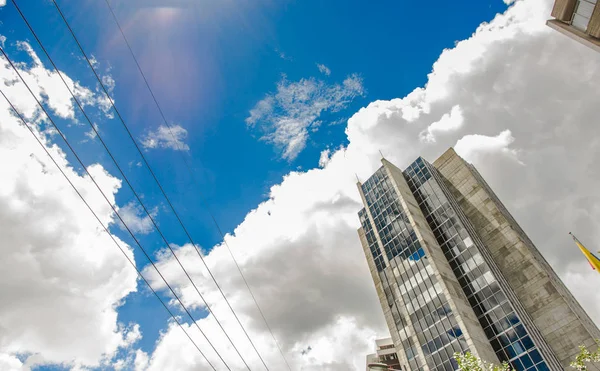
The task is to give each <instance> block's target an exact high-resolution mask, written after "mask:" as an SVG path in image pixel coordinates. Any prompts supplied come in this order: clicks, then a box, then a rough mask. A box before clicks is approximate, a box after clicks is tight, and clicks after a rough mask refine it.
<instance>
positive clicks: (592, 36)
mask: <svg viewBox="0 0 600 371" xmlns="http://www.w3.org/2000/svg"><path fill="white" fill-rule="evenodd" d="M599 3H600V2H599V1H598V0H556V1H555V3H554V7H553V8H552V17H553V19H550V20H549V21H548V22H547V24H548V26H550V27H552V28H554V29H555V30H557V31H558V32H560V33H563V34H565V35H566V36H568V37H570V38H572V39H574V40H577V41H579V42H580V43H582V44H584V45H587V46H589V47H590V48H592V49H595V50H596V51H599V52H600V5H598V4H599Z"/></svg>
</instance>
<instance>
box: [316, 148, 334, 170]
mask: <svg viewBox="0 0 600 371" xmlns="http://www.w3.org/2000/svg"><path fill="white" fill-rule="evenodd" d="M330 155H331V150H330V149H326V150H324V151H321V156H320V157H319V166H320V167H325V166H326V165H327V163H328V162H329V156H330Z"/></svg>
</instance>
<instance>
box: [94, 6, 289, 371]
mask: <svg viewBox="0 0 600 371" xmlns="http://www.w3.org/2000/svg"><path fill="white" fill-rule="evenodd" d="M104 1H105V3H106V5H107V6H108V9H109V10H110V13H111V15H112V17H113V20H114V21H115V24H116V25H117V27H118V29H119V32H120V33H121V36H122V37H123V40H124V41H125V44H126V46H127V48H128V49H129V52H130V54H131V56H132V58H133V60H134V62H135V65H136V66H137V69H138V71H139V72H140V75H141V76H142V79H143V80H144V83H145V85H146V87H147V88H148V91H149V92H150V95H151V96H152V100H153V101H154V104H155V105H156V108H157V109H158V112H159V113H160V116H161V117H162V120H163V122H164V123H165V125H166V126H167V128H168V131H169V133H170V135H171V137H173V139H174V143H177V146H178V152H179V154H180V156H181V158H182V160H183V162H184V164H185V166H186V168H187V170H188V172H189V174H190V177H191V179H192V182H193V183H194V184H195V185H196V187H197V188H198V189H200V188H201V187H200V185H199V183H198V181H197V180H196V178H195V177H194V172H193V170H192V168H191V166H190V164H189V163H188V161H187V159H186V158H185V156H184V154H183V152H182V149H183V148H182V146H181V144H180V143H179V141H178V140H176V137H175V135H174V134H173V131H172V127H171V124H169V122H168V121H167V119H166V117H165V115H164V113H163V110H162V108H161V107H160V104H159V103H158V99H157V98H156V96H155V95H154V92H153V91H152V88H151V87H150V83H149V82H148V79H147V78H146V75H145V74H144V71H143V70H142V67H141V66H140V64H139V62H138V59H137V57H136V56H135V53H134V52H133V49H132V47H131V45H130V44H129V40H128V39H127V37H126V36H125V32H124V31H123V28H122V27H121V24H120V22H119V20H118V18H117V15H116V14H115V12H114V9H113V7H112V6H111V5H110V1H109V0H104ZM199 197H200V201H201V202H202V204H203V206H204V208H205V209H206V210H207V211H208V213H209V214H210V217H211V219H212V221H213V224H214V225H215V226H216V228H217V230H218V232H219V234H220V236H221V238H222V239H223V242H224V244H225V246H226V247H227V250H228V252H229V255H230V256H231V258H232V259H233V262H234V263H235V266H236V267H237V270H238V272H239V273H240V276H241V277H242V280H243V281H244V284H245V285H246V288H247V290H248V292H249V293H250V296H251V297H252V300H253V301H254V304H255V306H256V308H257V309H258V311H259V312H260V315H261V317H262V319H263V321H264V323H265V325H266V326H267V329H268V331H269V333H270V334H271V337H272V338H273V341H274V342H275V345H276V346H277V348H278V350H279V353H280V354H281V357H282V358H283V360H284V362H285V364H286V366H287V368H288V369H289V370H290V371H291V367H290V365H289V363H288V361H287V359H286V357H285V355H284V353H283V350H282V349H281V346H280V345H279V342H278V341H277V338H276V337H275V335H274V333H273V331H272V329H271V326H269V323H268V321H267V319H266V317H265V315H264V313H263V311H262V309H261V308H260V305H259V304H258V301H257V300H256V297H255V296H254V293H253V292H252V289H251V288H250V285H249V284H248V281H247V280H246V277H245V275H244V273H243V272H242V269H241V267H240V266H239V264H238V261H237V259H236V258H235V256H234V254H233V252H232V250H231V248H230V247H229V244H228V243H227V241H226V240H225V235H224V233H223V232H222V230H221V227H220V226H219V223H218V222H217V220H216V218H215V216H214V214H213V212H212V210H211V209H210V207H209V206H208V202H207V201H206V200H205V199H204V197H203V196H202V193H199Z"/></svg>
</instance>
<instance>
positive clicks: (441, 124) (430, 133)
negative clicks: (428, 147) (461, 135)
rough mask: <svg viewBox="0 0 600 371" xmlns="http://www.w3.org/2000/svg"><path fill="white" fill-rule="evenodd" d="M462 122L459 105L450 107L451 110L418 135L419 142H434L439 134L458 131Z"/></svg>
mask: <svg viewBox="0 0 600 371" xmlns="http://www.w3.org/2000/svg"><path fill="white" fill-rule="evenodd" d="M463 122H464V117H463V113H462V110H461V109H460V106H459V105H456V106H454V107H452V110H451V111H450V112H448V113H446V114H444V115H443V116H442V118H441V119H440V120H439V121H436V122H434V123H433V124H431V125H429V126H428V127H427V129H426V130H424V131H422V132H421V134H420V137H421V140H423V141H426V142H435V141H436V140H435V137H436V135H437V134H440V133H447V132H450V131H455V130H457V129H460V127H461V126H462V124H463Z"/></svg>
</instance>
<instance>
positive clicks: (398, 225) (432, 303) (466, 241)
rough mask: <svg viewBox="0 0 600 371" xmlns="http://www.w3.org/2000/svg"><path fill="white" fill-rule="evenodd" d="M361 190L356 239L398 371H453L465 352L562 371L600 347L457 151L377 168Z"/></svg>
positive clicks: (599, 334)
mask: <svg viewBox="0 0 600 371" xmlns="http://www.w3.org/2000/svg"><path fill="white" fill-rule="evenodd" d="M358 188H359V191H360V194H361V196H362V200H363V204H364V206H365V207H364V209H362V210H361V211H360V212H359V218H360V222H361V225H362V227H361V228H360V229H359V231H358V233H359V237H360V240H361V243H362V245H363V248H364V251H365V255H366V258H367V262H368V265H369V268H370V271H371V275H372V277H373V280H374V282H375V288H376V291H377V294H378V296H379V300H380V302H381V307H382V309H383V312H384V315H385V319H386V321H387V324H388V327H389V330H390V334H391V337H392V340H393V343H394V346H395V351H396V352H397V355H398V359H399V363H400V365H401V367H402V370H412V371H416V370H431V371H433V370H440V371H441V370H445V371H449V370H453V369H456V363H455V361H454V359H453V354H454V353H455V352H463V353H464V352H466V351H470V352H471V353H473V354H474V355H476V356H478V357H479V358H481V359H483V360H486V361H489V362H493V363H499V362H501V361H507V362H510V363H511V365H512V366H513V367H514V368H515V369H516V370H518V371H521V370H540V371H545V370H553V371H554V370H564V369H567V368H568V367H569V363H570V362H571V361H572V360H573V359H574V357H575V355H576V354H577V353H578V346H579V345H587V346H593V345H594V344H595V341H594V339H597V338H600V331H599V330H598V328H597V327H596V325H595V324H594V323H593V322H592V320H591V319H590V318H589V317H588V315H587V314H586V313H585V311H584V310H583V309H582V308H581V306H580V305H579V303H577V301H576V300H575V298H574V297H573V296H572V295H571V293H570V292H569V291H568V289H567V288H566V287H565V285H564V284H563V283H562V282H561V280H560V279H559V278H558V276H557V275H556V273H555V272H554V271H553V270H552V268H551V267H550V265H549V264H548V262H547V261H546V260H545V259H544V257H543V256H542V255H541V254H540V252H539V251H538V250H537V249H536V247H535V246H534V245H533V243H532V242H531V240H530V239H529V238H528V237H527V235H526V234H525V232H523V230H522V229H521V228H520V227H519V225H518V224H517V222H516V221H515V220H514V219H513V217H512V216H511V215H510V213H509V212H508V210H507V209H506V208H505V207H504V205H503V204H502V203H501V202H500V200H499V199H498V197H496V195H495V194H494V192H493V191H492V189H491V188H490V187H489V186H488V185H487V183H486V182H485V181H484V180H483V178H482V177H481V175H480V174H479V173H478V172H477V170H476V169H475V168H474V167H473V166H472V165H470V164H469V163H467V162H465V161H464V160H463V159H462V158H460V157H459V156H458V155H457V154H456V153H455V152H454V150H453V149H449V150H448V151H446V152H445V153H444V154H443V155H442V156H441V157H440V158H438V159H437V160H436V161H435V162H434V163H433V164H430V163H428V162H427V161H425V160H424V159H423V158H418V159H417V160H416V161H415V162H414V163H412V164H411V165H410V166H409V167H408V168H407V169H406V170H404V171H402V170H400V169H399V168H397V167H396V166H394V165H393V164H391V163H390V162H388V161H387V160H385V159H382V166H381V167H380V168H379V169H378V170H377V171H376V172H375V173H374V174H373V175H372V176H371V177H370V178H369V179H368V180H367V181H366V182H364V183H362V184H361V183H359V184H358ZM594 367H595V368H594ZM592 369H593V370H600V367H598V366H591V367H590V370H592Z"/></svg>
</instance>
